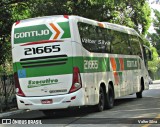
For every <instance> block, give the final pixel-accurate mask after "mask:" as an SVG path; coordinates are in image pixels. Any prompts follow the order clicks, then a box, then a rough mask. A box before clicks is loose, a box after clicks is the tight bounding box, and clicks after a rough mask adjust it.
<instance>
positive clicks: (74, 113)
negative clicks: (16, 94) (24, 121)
mask: <svg viewBox="0 0 160 127" xmlns="http://www.w3.org/2000/svg"><path fill="white" fill-rule="evenodd" d="M136 100H137V99H136V98H122V99H116V100H115V105H114V106H119V105H122V104H125V103H129V102H131V101H136ZM113 109H114V108H113ZM105 111H107V110H105ZM108 111H109V110H108ZM52 112H54V114H55V115H54V116H52V117H48V116H43V117H39V118H38V119H63V118H66V117H67V118H69V117H83V116H86V115H88V114H92V113H95V112H96V111H95V108H94V107H93V106H89V107H81V108H69V109H65V110H58V111H55V110H53V111H52Z"/></svg>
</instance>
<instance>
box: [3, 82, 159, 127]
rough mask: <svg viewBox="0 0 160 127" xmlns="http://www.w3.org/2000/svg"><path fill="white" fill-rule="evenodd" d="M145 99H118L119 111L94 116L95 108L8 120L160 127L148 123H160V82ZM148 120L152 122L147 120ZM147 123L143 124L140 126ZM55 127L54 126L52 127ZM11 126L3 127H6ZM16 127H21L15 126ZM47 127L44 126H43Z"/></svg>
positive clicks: (38, 113) (34, 112)
mask: <svg viewBox="0 0 160 127" xmlns="http://www.w3.org/2000/svg"><path fill="white" fill-rule="evenodd" d="M143 96H144V97H143V98H142V99H137V98H136V95H130V96H126V97H123V98H121V99H117V100H116V101H115V107H114V108H113V109H110V110H105V111H103V112H94V110H93V109H92V108H83V109H74V110H73V109H70V110H65V111H61V112H56V114H55V116H54V117H52V118H49V117H46V116H44V115H43V113H41V112H40V111H28V112H26V113H21V114H16V115H12V116H10V117H7V118H19V119H33V120H36V119H39V120H42V123H48V124H50V125H45V126H67V127H72V126H74V127H77V126H82V127H83V126H84V127H85V126H95V127H98V126H107V127H152V126H153V127H158V126H160V125H158V124H151V123H147V121H150V122H152V123H155V122H156V121H159V123H160V81H156V82H154V84H152V85H150V90H148V91H145V92H144V94H143ZM147 118H148V119H147ZM140 122H141V123H143V124H140ZM51 124H52V125H51ZM6 126H7V125H0V127H6ZM12 126H13V127H16V126H17V125H12ZM21 126H22V125H21ZM30 126H31V125H30ZM38 126H40V125H38ZM41 126H44V125H41Z"/></svg>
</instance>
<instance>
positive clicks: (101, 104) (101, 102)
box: [95, 86, 106, 112]
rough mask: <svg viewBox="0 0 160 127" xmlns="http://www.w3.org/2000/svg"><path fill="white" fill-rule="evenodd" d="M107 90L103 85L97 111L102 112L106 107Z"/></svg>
mask: <svg viewBox="0 0 160 127" xmlns="http://www.w3.org/2000/svg"><path fill="white" fill-rule="evenodd" d="M105 98H106V97H105V92H104V89H103V87H102V86H101V87H100V89H99V103H98V104H97V105H96V107H95V108H96V111H97V112H102V111H103V110H104V108H105V100H106V99H105Z"/></svg>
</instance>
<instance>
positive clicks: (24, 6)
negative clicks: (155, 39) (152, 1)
mask: <svg viewBox="0 0 160 127" xmlns="http://www.w3.org/2000/svg"><path fill="white" fill-rule="evenodd" d="M0 13H1V15H0V28H1V32H0V65H6V64H5V63H6V62H7V61H9V62H11V40H10V33H11V27H12V24H13V23H14V22H16V21H17V20H23V19H26V18H32V17H39V16H47V15H78V16H83V17H86V18H90V19H94V20H98V21H106V22H112V23H117V24H121V25H126V26H129V27H132V28H134V29H136V30H137V31H139V33H141V31H142V34H143V35H145V34H146V32H147V30H148V28H149V26H150V23H151V20H150V13H151V11H150V8H149V6H148V3H147V2H146V0H138V1H137V0H1V2H0ZM139 26H141V30H140V29H139Z"/></svg>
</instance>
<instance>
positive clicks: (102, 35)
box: [78, 23, 111, 53]
mask: <svg viewBox="0 0 160 127" xmlns="http://www.w3.org/2000/svg"><path fill="white" fill-rule="evenodd" d="M78 28H79V34H80V38H81V42H82V45H83V47H84V48H85V49H87V50H88V51H90V52H97V53H103V52H104V53H110V50H111V49H110V48H111V46H110V42H109V41H108V39H107V30H106V29H104V28H101V27H98V26H93V25H90V24H85V23H78Z"/></svg>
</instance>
